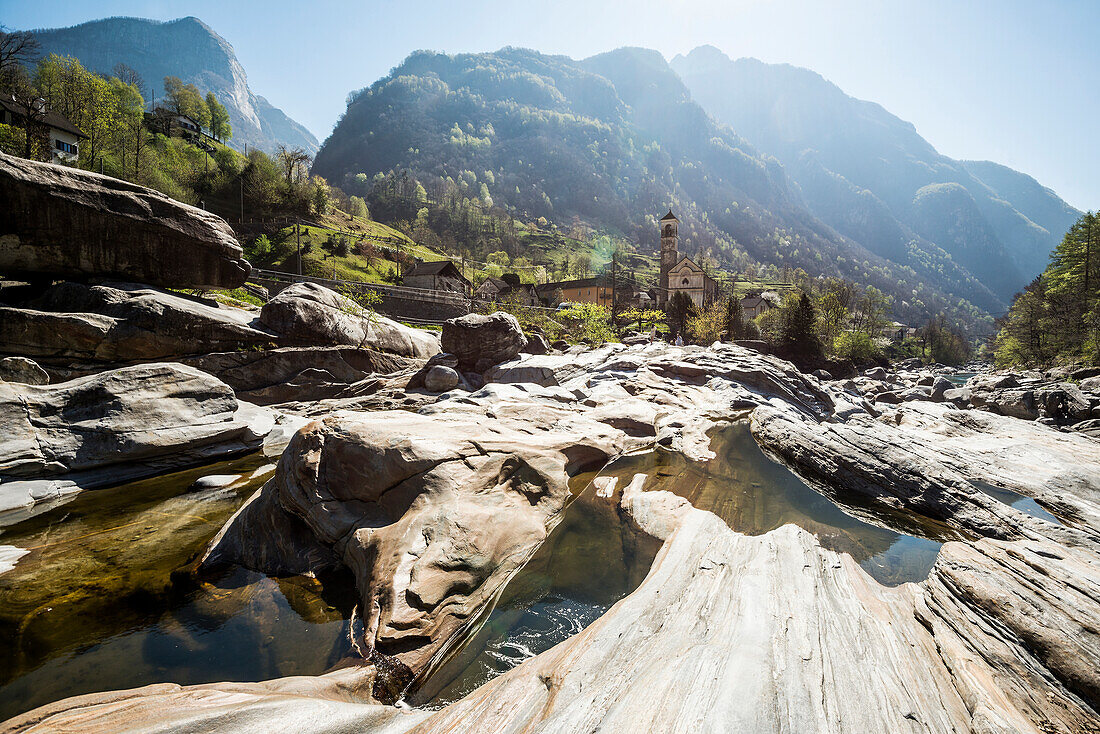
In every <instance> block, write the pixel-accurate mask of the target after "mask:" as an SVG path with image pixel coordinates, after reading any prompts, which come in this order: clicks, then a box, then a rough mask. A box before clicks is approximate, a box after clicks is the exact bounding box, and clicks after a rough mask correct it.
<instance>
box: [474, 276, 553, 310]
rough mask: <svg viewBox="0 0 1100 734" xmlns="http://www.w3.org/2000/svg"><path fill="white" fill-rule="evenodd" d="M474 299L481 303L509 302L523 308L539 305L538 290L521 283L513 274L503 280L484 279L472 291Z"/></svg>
mask: <svg viewBox="0 0 1100 734" xmlns="http://www.w3.org/2000/svg"><path fill="white" fill-rule="evenodd" d="M474 298H477V299H479V300H482V301H506V300H507V301H511V302H514V303H518V304H520V305H523V306H538V305H539V304H540V300H539V294H538V290H537V289H536V287H535V286H534V285H531V284H530V283H522V282H520V280H519V276H517V275H515V274H514V273H505V275H504V277H503V278H492V277H490V278H486V279H485V280H484V281H483V282H482V284H481V285H479V286H478V287H477V290H475V291H474Z"/></svg>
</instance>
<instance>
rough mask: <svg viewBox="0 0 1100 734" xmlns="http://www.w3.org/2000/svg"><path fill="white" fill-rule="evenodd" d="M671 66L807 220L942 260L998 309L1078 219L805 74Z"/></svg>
mask: <svg viewBox="0 0 1100 734" xmlns="http://www.w3.org/2000/svg"><path fill="white" fill-rule="evenodd" d="M671 66H672V68H673V69H675V70H676V72H677V73H678V74H679V76H680V78H681V79H682V80H683V81H684V84H685V85H686V86H687V87H688V89H690V90H691V94H692V97H693V98H694V99H695V100H697V101H698V102H699V104H700V105H702V107H703V108H704V109H706V110H707V111H708V112H709V113H710V114H711V115H713V116H714V117H715V118H716V119H718V120H721V121H722V122H725V123H727V124H729V125H730V126H731V127H733V128H734V129H735V130H737V131H738V133H739V134H741V135H743V136H745V138H746V139H748V140H749V141H750V142H751V143H752V144H753V145H755V146H756V147H758V148H759V149H760V150H761V151H763V152H765V153H767V154H770V155H773V156H775V157H776V158H777V159H779V160H780V161H781V162H782V163H783V165H784V167H785V168H786V170H787V172H788V174H789V175H790V176H791V178H792V179H793V180H794V182H795V183H797V185H798V187H799V188H800V190H801V193H802V196H803V200H804V201H805V203H806V205H807V206H808V207H809V209H810V210H811V211H813V212H814V214H816V215H817V216H818V217H820V218H821V219H822V220H823V221H825V222H826V223H828V224H829V225H831V226H833V227H835V228H836V229H837V231H838V232H841V233H843V234H844V235H846V236H848V237H850V238H852V239H854V240H856V241H857V242H860V243H861V244H863V245H864V246H865V247H866V248H867V249H869V250H871V251H872V252H875V253H877V254H879V255H881V256H883V257H886V258H888V259H890V260H892V261H894V262H898V263H908V264H914V263H915V262H917V261H919V260H922V259H926V258H931V259H934V260H935V259H941V258H942V255H943V253H946V254H948V255H950V256H951V259H952V260H954V261H955V262H957V263H958V264H959V265H961V266H962V267H964V268H965V269H967V270H968V271H969V272H970V273H972V274H973V275H974V276H976V277H977V278H978V279H980V280H981V281H982V282H983V283H984V284H986V285H987V286H989V288H990V289H991V290H992V291H993V292H994V294H996V295H997V296H998V298H1000V299H1001V300H1007V299H1009V298H1011V296H1012V294H1013V293H1015V292H1016V291H1018V290H1019V289H1020V288H1022V287H1023V286H1024V285H1025V284H1026V283H1028V282H1029V281H1030V280H1031V279H1032V278H1034V277H1035V276H1036V275H1037V274H1038V273H1040V272H1042V270H1043V268H1044V267H1045V265H1046V262H1047V257H1048V255H1049V253H1050V251H1051V250H1052V249H1053V248H1054V247H1055V246H1056V245H1057V243H1058V242H1059V241H1061V239H1062V235H1063V234H1064V233H1065V231H1066V230H1067V229H1068V228H1069V226H1070V225H1071V224H1072V223H1073V222H1074V221H1075V220H1076V219H1077V217H1078V216H1079V215H1080V212H1077V211H1076V210H1075V209H1073V207H1071V206H1069V205H1068V204H1066V203H1065V202H1064V201H1062V200H1061V199H1059V198H1058V196H1057V195H1056V194H1055V193H1054V192H1052V191H1051V190H1050V189H1046V188H1044V187H1042V186H1040V185H1039V184H1038V183H1037V182H1036V181H1035V180H1034V179H1032V178H1030V177H1029V176H1026V175H1024V174H1022V173H1019V172H1017V171H1013V170H1012V169H1010V168H1007V167H1005V166H1000V165H997V164H995V163H989V162H973V161H957V160H953V159H951V158H948V157H947V156H943V155H940V154H939V153H938V152H937V151H936V149H935V148H934V147H932V145H930V144H929V143H928V141H926V140H925V139H924V138H922V137H921V136H920V135H918V134H917V131H916V128H915V127H914V126H913V125H912V124H911V123H908V122H905V121H904V120H901V119H899V118H897V117H895V116H894V115H892V114H890V113H889V112H887V111H886V110H884V109H883V108H882V107H880V106H879V105H877V104H874V103H872V102H866V101H863V100H858V99H854V98H852V97H850V96H848V95H847V94H845V93H844V92H843V91H842V90H841V89H840V88H838V87H837V86H836V85H834V84H832V83H830V82H828V81H826V80H825V79H823V78H822V77H821V76H820V75H818V74H816V73H815V72H813V71H810V70H808V69H801V68H797V67H794V66H789V65H786V64H765V63H763V62H761V61H758V60H756V59H750V58H743V59H737V60H736V61H734V60H732V59H730V58H729V57H727V56H726V55H725V54H723V53H722V52H721V51H719V50H718V49H716V48H714V47H712V46H702V47H700V48H697V49H695V50H694V51H692V52H691V53H689V54H688V55H687V56H677V57H676V58H674V59H673V60H672V62H671Z"/></svg>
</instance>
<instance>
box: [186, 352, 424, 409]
mask: <svg viewBox="0 0 1100 734" xmlns="http://www.w3.org/2000/svg"><path fill="white" fill-rule="evenodd" d="M181 361H182V362H183V363H184V364H189V365H192V366H195V367H198V368H199V369H201V370H203V371H204V372H209V373H210V374H212V375H214V376H215V377H217V378H218V379H219V380H221V381H222V382H224V383H226V384H227V385H229V386H230V387H231V388H233V391H234V392H235V393H236V394H237V397H238V398H240V399H241V400H247V401H248V402H250V403H255V404H256V405H271V404H274V403H285V402H288V401H312V400H324V399H327V398H332V397H336V396H337V395H340V394H341V393H343V392H344V391H345V390H347V389H348V388H350V387H351V386H353V385H355V384H356V383H359V382H361V381H363V380H366V379H368V378H370V377H371V376H372V375H382V374H391V373H396V372H405V371H409V370H414V369H416V368H418V367H420V366H421V365H422V364H423V362H422V361H421V360H418V359H412V358H410V357H402V356H400V355H396V354H387V353H385V352H377V351H375V350H373V349H360V348H359V347H347V346H339V347H280V348H278V349H267V350H262V351H256V350H247V351H236V352H218V353H214V354H203V355H199V356H196V357H187V358H184V359H182V360H181Z"/></svg>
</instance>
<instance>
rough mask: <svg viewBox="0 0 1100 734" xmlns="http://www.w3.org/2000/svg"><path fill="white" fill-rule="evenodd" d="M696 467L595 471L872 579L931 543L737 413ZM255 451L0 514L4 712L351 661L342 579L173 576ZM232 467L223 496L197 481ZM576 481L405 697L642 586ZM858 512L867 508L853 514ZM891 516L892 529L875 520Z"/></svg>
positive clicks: (459, 683)
mask: <svg viewBox="0 0 1100 734" xmlns="http://www.w3.org/2000/svg"><path fill="white" fill-rule="evenodd" d="M711 449H712V450H713V451H714V452H715V454H716V457H715V458H714V459H713V460H711V461H709V462H705V463H696V462H689V461H686V460H684V459H683V458H682V457H679V456H677V455H672V454H668V453H665V452H650V453H645V454H641V455H636V456H630V457H624V458H622V459H619V460H617V461H615V462H613V463H612V464H610V465H609V466H607V467H605V468H604V469H603V470H602V471H601V472H600V474H602V475H604V476H616V477H618V478H619V486H620V487H622V486H623V485H625V484H626V483H627V482H629V481H630V479H631V477H633V476H634V474H635V473H639V472H641V473H645V474H646V475H648V479H647V483H646V486H645V489H646V490H669V491H672V492H675V493H677V494H679V495H681V496H683V497H685V498H686V499H687V500H689V501H690V502H691V503H692V504H693V505H694V506H695V507H697V508H699V509H704V510H707V511H710V512H713V513H714V514H715V515H717V516H718V517H720V518H721V519H722V520H724V521H725V522H726V523H727V524H728V525H729V526H730V527H731V528H732V529H734V530H736V531H738V532H742V533H747V534H752V535H756V534H760V533H765V532H768V531H769V530H773V529H775V528H777V527H780V526H781V525H784V524H786V523H795V524H798V525H800V526H801V527H804V528H806V529H807V530H809V531H811V532H813V533H815V534H816V535H817V537H818V538H819V539H820V540H821V542H822V544H823V545H825V546H826V547H829V548H832V549H835V550H837V551H840V552H845V553H850V554H851V555H852V556H853V557H854V558H855V559H856V560H857V561H858V562H859V563H860V565H861V566H862V567H863V568H864V569H866V570H867V571H868V573H870V574H871V575H872V576H873V577H874V578H876V579H878V580H879V581H880V582H882V583H884V584H889V585H893V584H898V583H902V582H906V581H919V580H920V579H922V578H924V577H925V576H926V575H927V573H928V570H929V568H930V567H931V565H932V563H933V562H934V560H935V558H936V554H937V553H938V550H939V543H938V542H936V541H934V540H927V539H925V538H924V537H920V536H921V535H927V536H928V537H934V536H935V533H933V532H930V531H929V532H924V531H920V532H918V534H917V535H908V534H906V533H902V532H897V531H895V530H887V529H885V528H883V527H879V526H878V525H876V524H871V523H868V522H864V521H862V520H858V519H855V518H854V517H852V516H851V515H849V514H846V513H845V512H844V511H843V510H842V509H841V508H840V507H839V506H837V505H836V504H835V503H834V502H833V501H832V500H830V499H828V498H826V497H824V496H823V495H821V494H819V493H817V492H816V491H814V490H813V489H811V488H810V487H808V486H807V485H806V484H805V483H803V482H802V481H801V480H800V479H799V478H798V477H797V476H795V475H794V474H792V473H791V472H790V471H788V470H787V469H786V468H784V467H783V466H781V465H779V464H777V463H775V462H773V461H772V460H771V459H769V458H768V457H767V456H765V455H764V453H763V452H762V451H761V450H760V448H759V447H758V446H757V444H756V442H755V441H754V440H753V439H752V436H751V435H750V433H749V431H748V427H747V424H746V423H744V422H741V423H736V424H733V425H731V426H729V427H727V428H723V429H721V430H719V431H716V432H715V433H714V435H713V438H712V445H711ZM260 463H261V459H260V458H259V457H258V456H254V457H246V458H243V459H238V460H235V461H231V462H225V463H222V464H218V465H214V466H208V467H204V468H201V469H192V470H188V471H183V472H178V473H175V474H171V475H167V476H162V477H157V478H153V479H146V480H142V481H139V482H133V483H130V484H126V485H123V486H119V487H115V488H113V489H103V490H96V491H90V492H85V493H83V494H81V495H78V496H77V497H76V498H75V499H73V500H72V501H70V502H68V503H66V504H64V505H61V506H58V507H54V508H52V509H49V510H47V511H45V512H41V513H40V514H37V515H35V516H33V517H25V516H16V517H17V521H14V522H13V516H9V517H8V518H5V517H4V516H2V515H0V546H10V547H12V548H17V549H20V550H19V551H18V552H17V553H22V552H23V551H28V552H27V553H26V554H25V555H22V556H21V557H19V558H18V560H17V561H16V563H15V567H14V569H12V570H9V571H7V572H5V573H0V720H3V719H5V718H8V717H10V716H13V715H15V714H18V713H20V712H23V711H26V710H29V709H31V708H34V707H36V706H39V705H42V704H45V703H48V702H50V701H54V700H57V699H60V698H64V697H67V696H72V695H77V694H81V693H88V692H93V691H103V690H111V689H119V688H131V687H136V686H142V685H147V684H150V683H156V682H175V683H180V684H194V683H205V682H213V681H221V680H231V681H250V680H264V679H268V678H275V677H280V676H287V675H316V674H320V673H323V672H325V671H326V670H328V669H329V668H331V667H332V666H333V665H334V664H335V663H336V662H337V661H339V660H340V659H341V658H343V657H344V656H345V655H347V654H348V653H349V643H348V641H347V640H348V632H349V620H350V618H351V616H352V609H353V607H354V605H355V601H356V593H355V589H354V586H353V583H352V581H351V579H350V576H349V575H336V576H332V577H328V578H321V579H312V578H304V577H295V578H284V579H271V578H267V577H265V576H263V575H261V574H257V573H252V572H247V571H244V570H237V571H234V572H230V573H227V574H225V575H224V576H222V577H220V578H216V579H213V580H209V579H208V580H206V581H204V582H203V583H201V584H197V583H196V582H194V581H193V580H192V578H191V577H190V576H189V575H187V574H180V573H176V572H177V571H179V569H180V568H181V567H183V566H185V565H186V564H187V563H188V562H189V561H191V560H192V559H193V558H194V556H195V555H196V554H197V553H198V552H199V551H200V550H201V549H202V548H203V547H204V546H205V544H206V543H207V542H208V541H209V540H210V539H211V538H212V537H213V536H214V535H215V533H216V532H217V531H218V529H219V528H220V527H221V526H222V525H223V523H224V522H225V521H226V520H227V519H228V518H229V517H230V516H231V515H232V513H233V512H234V511H236V509H237V508H239V507H240V506H241V504H242V503H243V502H244V500H245V499H246V498H247V497H248V496H249V495H250V494H251V493H252V492H254V491H255V490H256V489H257V488H258V487H259V486H260V485H261V484H262V483H263V481H264V479H265V477H266V476H267V475H266V474H264V475H258V476H252V473H253V472H254V471H255V470H256V469H257V468H258V467H259V465H260ZM211 474H237V475H241V477H242V478H241V479H240V480H238V481H237V482H235V483H234V484H232V485H230V486H229V487H226V488H221V489H207V490H194V489H192V485H193V483H194V481H195V480H196V479H198V478H199V477H203V476H207V475H211ZM594 477H595V474H587V475H582V476H578V477H574V478H573V481H572V485H571V486H572V487H573V489H574V492H575V495H576V500H575V501H574V502H573V503H572V504H571V505H570V506H569V507H568V508H567V509H566V511H565V512H564V514H563V517H562V520H561V522H560V523H559V524H558V525H557V526H556V528H555V529H554V530H553V531H552V532H551V534H550V535H549V537H548V539H547V541H546V542H545V543H544V544H543V545H542V546H541V547H540V548H539V549H538V550H537V552H536V553H535V554H534V556H533V557H532V558H531V560H530V561H529V562H528V563H527V564H526V565H525V566H524V568H523V569H521V570H520V572H519V573H517V575H516V576H515V577H513V579H512V580H511V581H510V582H509V583H508V584H507V585H506V587H505V588H504V589H503V591H502V593H501V596H500V597H499V599H498V603H497V604H496V605H495V606H494V607H493V608H492V609H491V610H487V612H486V613H485V614H484V615H483V618H482V623H481V624H480V625H478V626H476V628H474V629H471V630H470V631H469V633H468V637H467V638H466V639H465V640H464V641H463V643H464V644H462V645H461V646H456V647H457V649H456V650H455V651H453V652H452V653H450V655H449V658H444V659H442V661H441V662H440V664H439V665H437V666H435V667H434V668H433V669H432V671H431V674H430V675H428V676H425V677H424V679H423V680H421V681H418V686H419V688H418V690H417V691H416V692H415V693H414V694H413V695H411V696H410V703H414V704H419V705H431V706H438V705H441V704H443V703H445V702H447V701H452V700H455V699H457V698H459V697H461V696H463V695H465V694H466V693H468V692H469V691H471V690H473V689H474V688H476V687H477V686H479V685H481V684H482V683H484V682H486V681H487V680H489V679H491V678H493V677H495V676H497V675H499V674H501V673H503V672H505V671H507V670H509V669H511V668H513V667H515V666H516V665H518V664H520V663H521V662H523V661H524V660H526V659H528V658H530V657H532V656H534V655H537V654H538V653H540V652H542V651H544V650H547V649H549V648H550V647H552V646H553V645H556V644H557V643H559V642H561V641H563V640H565V639H568V638H569V637H571V636H573V635H575V634H576V633H577V632H579V631H580V630H582V629H584V628H585V627H586V626H588V625H589V624H591V623H592V622H593V621H595V620H596V619H597V618H598V617H599V616H600V615H602V614H603V613H604V612H605V611H606V610H607V609H609V608H610V607H611V605H613V604H614V603H615V602H616V601H618V600H619V599H621V598H623V597H624V596H626V595H627V594H629V593H630V592H631V591H633V590H634V589H635V588H637V587H638V585H639V584H640V583H641V582H642V580H643V579H644V578H645V575H646V573H648V570H649V568H650V566H651V564H652V561H653V557H654V555H655V554H656V552H657V550H658V546H657V543H656V541H653V540H652V539H650V538H648V536H645V535H642V534H640V533H638V532H636V531H634V530H632V529H631V528H630V527H628V525H627V523H625V522H624V519H623V517H622V516H621V513H619V512H618V510H617V508H616V503H615V502H614V501H612V500H608V499H602V498H598V497H596V496H595V486H594V484H593V483H592V481H591V480H592V479H593V478H594ZM864 516H865V515H864ZM886 524H889V523H886Z"/></svg>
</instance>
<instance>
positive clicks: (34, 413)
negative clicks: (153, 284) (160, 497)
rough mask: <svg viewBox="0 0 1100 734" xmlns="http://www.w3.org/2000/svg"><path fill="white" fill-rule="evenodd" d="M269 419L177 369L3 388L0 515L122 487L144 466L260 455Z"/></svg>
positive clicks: (214, 383) (136, 369)
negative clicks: (75, 489)
mask: <svg viewBox="0 0 1100 734" xmlns="http://www.w3.org/2000/svg"><path fill="white" fill-rule="evenodd" d="M272 420H273V419H272V418H271V417H269V416H267V415H266V414H265V413H263V412H261V411H258V409H256V408H254V407H252V406H248V405H245V404H242V403H239V402H238V401H237V399H236V397H234V395H233V391H232V390H231V389H230V388H229V386H228V385H226V384H225V383H223V382H221V381H219V380H217V379H215V378H214V377H211V376H210V375H208V374H206V373H205V372H202V371H200V370H197V369H195V368H193V367H187V366H184V365H180V364H172V363H154V364H147V365H137V366H132V367H124V368H121V369H117V370H109V371H106V372H101V373H98V374H95V375H91V376H89V377H82V378H79V379H76V380H70V381H68V382H63V383H58V384H54V385H24V384H17V383H8V382H0V435H3V436H5V439H4V440H3V441H0V507H2V508H4V509H7V508H9V507H18V506H21V505H29V504H33V503H34V502H35V501H38V500H41V499H45V498H46V497H49V496H50V495H51V494H55V493H57V492H59V491H63V490H67V489H70V488H71V485H72V484H73V483H74V482H75V483H76V484H78V485H79V486H82V487H85V488H87V487H92V486H103V485H104V484H106V483H111V482H115V483H117V482H118V481H120V478H121V477H124V476H130V477H132V476H134V474H133V473H132V472H133V471H135V470H136V469H137V468H139V467H140V466H141V465H142V463H143V462H160V464H161V471H163V470H164V468H165V467H168V466H185V465H187V464H194V463H201V462H202V461H204V460H205V461H209V460H212V459H213V458H214V457H217V456H224V455H229V454H232V453H237V452H241V451H246V450H249V449H254V448H258V447H259V446H260V444H261V442H262V440H263V436H264V435H265V434H266V433H267V432H268V431H269V430H270V429H271V425H272ZM120 464H125V466H123V467H122V468H121V469H120V470H119V471H115V470H113V469H112V467H113V466H114V465H120ZM154 465H155V464H153V465H146V469H145V472H144V473H146V474H148V473H155V472H153V471H152V470H151V468H149V467H150V466H154ZM44 478H52V479H44ZM54 479H56V480H58V481H57V482H56V483H55V482H54V481H53V480H54Z"/></svg>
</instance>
